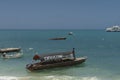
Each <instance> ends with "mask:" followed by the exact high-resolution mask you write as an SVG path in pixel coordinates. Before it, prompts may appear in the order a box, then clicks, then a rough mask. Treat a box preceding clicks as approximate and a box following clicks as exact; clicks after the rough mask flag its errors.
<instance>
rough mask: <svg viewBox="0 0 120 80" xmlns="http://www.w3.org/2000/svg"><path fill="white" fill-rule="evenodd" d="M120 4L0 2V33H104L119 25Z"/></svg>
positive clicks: (96, 0)
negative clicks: (27, 30)
mask: <svg viewBox="0 0 120 80" xmlns="http://www.w3.org/2000/svg"><path fill="white" fill-rule="evenodd" d="M119 8H120V0H0V29H104V28H105V27H109V26H113V25H119V24H120V9H119Z"/></svg>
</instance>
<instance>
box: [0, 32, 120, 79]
mask: <svg viewBox="0 0 120 80" xmlns="http://www.w3.org/2000/svg"><path fill="white" fill-rule="evenodd" d="M69 32H73V35H72V36H68V38H67V40H62V41H55V40H49V38H54V37H64V36H67V34H68V33H69ZM119 36H120V33H119V32H105V31H104V30H0V48H8V47H20V48H21V49H22V50H23V53H24V56H23V57H22V58H18V59H2V58H0V80H120V63H119V61H120V58H119V57H120V37H119ZM73 47H74V48H75V49H76V56H77V57H78V56H87V57H88V59H87V61H86V62H85V63H84V64H80V65H75V66H71V67H63V68H54V69H48V70H41V71H39V72H29V71H27V70H26V69H25V66H26V64H28V63H30V62H31V61H32V57H33V55H34V54H35V52H37V53H39V54H43V53H51V52H59V51H69V50H72V48H73ZM29 48H33V50H30V49H29Z"/></svg>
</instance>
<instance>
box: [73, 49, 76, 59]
mask: <svg viewBox="0 0 120 80" xmlns="http://www.w3.org/2000/svg"><path fill="white" fill-rule="evenodd" d="M72 53H73V57H74V60H75V59H76V57H75V48H73V51H72Z"/></svg>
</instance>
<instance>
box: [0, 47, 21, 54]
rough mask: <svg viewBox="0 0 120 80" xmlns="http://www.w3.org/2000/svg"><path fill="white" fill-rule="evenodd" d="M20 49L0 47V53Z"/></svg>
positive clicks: (18, 49)
mask: <svg viewBox="0 0 120 80" xmlns="http://www.w3.org/2000/svg"><path fill="white" fill-rule="evenodd" d="M20 50H21V49H20V48H5V49H0V53H9V52H19V51H20Z"/></svg>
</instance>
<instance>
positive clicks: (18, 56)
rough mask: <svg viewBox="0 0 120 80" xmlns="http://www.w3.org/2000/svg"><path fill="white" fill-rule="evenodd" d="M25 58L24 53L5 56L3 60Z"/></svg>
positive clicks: (2, 56)
mask: <svg viewBox="0 0 120 80" xmlns="http://www.w3.org/2000/svg"><path fill="white" fill-rule="evenodd" d="M22 56H23V53H15V54H5V55H4V54H3V55H1V58H5V59H9V58H20V57H22Z"/></svg>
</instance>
